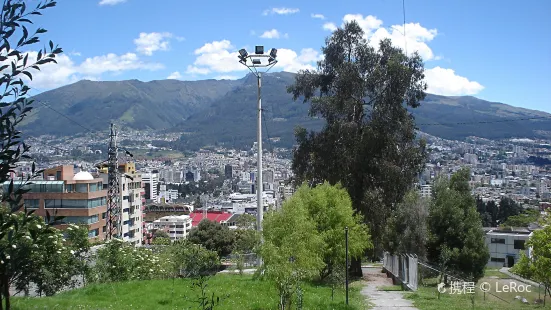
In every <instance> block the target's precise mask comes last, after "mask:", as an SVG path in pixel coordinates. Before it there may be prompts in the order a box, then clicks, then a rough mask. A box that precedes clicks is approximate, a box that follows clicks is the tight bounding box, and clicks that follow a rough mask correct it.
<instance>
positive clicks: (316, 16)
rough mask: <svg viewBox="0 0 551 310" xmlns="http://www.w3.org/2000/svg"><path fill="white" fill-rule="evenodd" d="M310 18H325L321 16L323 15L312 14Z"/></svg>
mask: <svg viewBox="0 0 551 310" xmlns="http://www.w3.org/2000/svg"><path fill="white" fill-rule="evenodd" d="M310 16H311V17H312V18H318V19H325V16H323V14H314V13H312V14H311V15H310Z"/></svg>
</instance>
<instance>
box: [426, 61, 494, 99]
mask: <svg viewBox="0 0 551 310" xmlns="http://www.w3.org/2000/svg"><path fill="white" fill-rule="evenodd" d="M425 81H426V82H427V84H428V89H427V92H429V93H431V94H436V95H444V96H461V95H474V94H477V93H479V92H480V91H482V90H483V89H484V86H482V85H480V83H478V82H475V81H469V80H468V79H467V78H466V77H462V76H459V75H457V74H455V71H454V70H453V69H444V68H440V67H435V68H432V69H427V70H425Z"/></svg>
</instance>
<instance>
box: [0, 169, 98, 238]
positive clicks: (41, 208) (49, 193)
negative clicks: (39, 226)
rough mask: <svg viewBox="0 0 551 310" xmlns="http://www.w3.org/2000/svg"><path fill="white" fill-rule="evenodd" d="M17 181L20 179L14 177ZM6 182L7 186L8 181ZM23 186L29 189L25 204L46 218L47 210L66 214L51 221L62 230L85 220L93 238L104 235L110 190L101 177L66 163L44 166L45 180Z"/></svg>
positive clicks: (5, 186)
mask: <svg viewBox="0 0 551 310" xmlns="http://www.w3.org/2000/svg"><path fill="white" fill-rule="evenodd" d="M14 184H15V185H16V186H17V185H18V184H21V183H20V181H14ZM3 185H4V190H7V187H8V186H9V183H8V182H6V183H4V184H3ZM24 188H27V189H28V190H29V191H28V192H26V193H25V194H23V202H24V205H25V207H27V209H28V210H36V211H35V213H34V214H36V215H39V216H42V217H44V219H45V220H46V218H47V214H46V211H47V212H48V214H49V215H50V216H51V218H53V217H54V216H59V217H63V218H62V219H61V220H59V221H57V222H54V223H52V224H53V225H54V226H56V227H57V228H59V229H62V230H63V229H65V228H66V227H67V226H68V224H85V225H87V226H88V236H89V237H90V238H94V239H99V240H101V239H104V234H102V233H101V232H102V228H103V227H104V226H105V213H106V210H107V190H104V189H103V180H102V179H101V178H94V176H92V174H90V173H89V172H86V171H80V172H78V173H77V174H74V168H73V166H72V165H65V166H58V167H55V168H51V169H45V170H44V172H43V180H33V181H32V184H27V185H25V186H24Z"/></svg>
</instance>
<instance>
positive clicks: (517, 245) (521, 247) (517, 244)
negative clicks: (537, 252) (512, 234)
mask: <svg viewBox="0 0 551 310" xmlns="http://www.w3.org/2000/svg"><path fill="white" fill-rule="evenodd" d="M525 242H526V240H515V244H514V248H515V250H524V243H525Z"/></svg>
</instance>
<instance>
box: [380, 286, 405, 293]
mask: <svg viewBox="0 0 551 310" xmlns="http://www.w3.org/2000/svg"><path fill="white" fill-rule="evenodd" d="M377 290H379V291H385V292H391V291H403V289H402V286H400V285H384V286H378V287H377Z"/></svg>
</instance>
